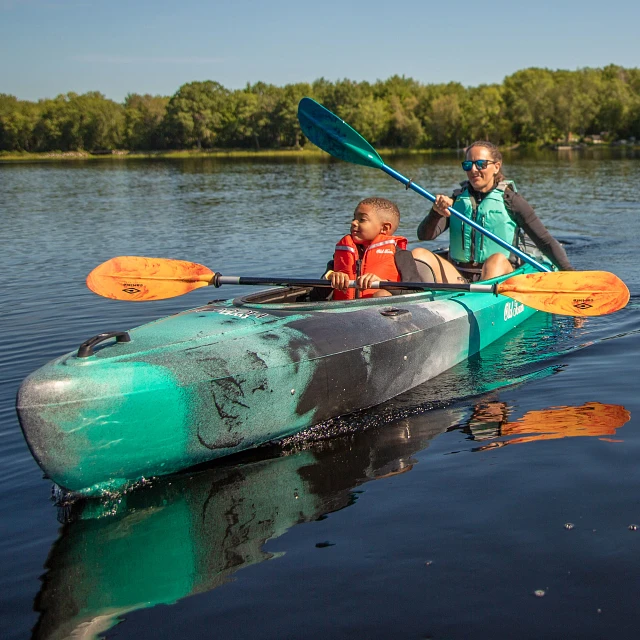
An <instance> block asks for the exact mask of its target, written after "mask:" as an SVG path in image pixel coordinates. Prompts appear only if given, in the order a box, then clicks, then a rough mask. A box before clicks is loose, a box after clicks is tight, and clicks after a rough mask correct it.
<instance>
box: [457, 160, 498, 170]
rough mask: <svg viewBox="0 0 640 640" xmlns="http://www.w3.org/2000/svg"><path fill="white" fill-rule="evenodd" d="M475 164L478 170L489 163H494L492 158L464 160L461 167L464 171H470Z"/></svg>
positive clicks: (484, 167)
mask: <svg viewBox="0 0 640 640" xmlns="http://www.w3.org/2000/svg"><path fill="white" fill-rule="evenodd" d="M474 164H475V165H476V169H477V170H478V171H482V170H483V169H486V168H487V167H488V166H489V165H490V164H495V161H494V160H464V161H463V163H462V169H463V170H464V171H471V167H473V165H474Z"/></svg>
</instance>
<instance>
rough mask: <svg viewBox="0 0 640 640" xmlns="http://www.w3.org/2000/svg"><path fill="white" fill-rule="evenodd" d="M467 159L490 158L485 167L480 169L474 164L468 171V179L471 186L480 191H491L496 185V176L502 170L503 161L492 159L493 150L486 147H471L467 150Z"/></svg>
mask: <svg viewBox="0 0 640 640" xmlns="http://www.w3.org/2000/svg"><path fill="white" fill-rule="evenodd" d="M465 160H472V161H475V160H488V161H489V164H488V165H487V167H486V168H485V169H478V167H477V166H476V165H475V164H474V165H473V166H472V167H471V170H470V171H467V179H468V180H469V182H470V183H471V186H472V187H473V188H474V189H475V190H476V191H480V193H486V192H487V191H491V189H493V187H494V186H495V177H496V174H497V173H498V171H500V167H501V163H500V162H493V160H491V152H490V151H489V149H487V148H486V147H471V149H469V150H468V151H467V155H466V157H465Z"/></svg>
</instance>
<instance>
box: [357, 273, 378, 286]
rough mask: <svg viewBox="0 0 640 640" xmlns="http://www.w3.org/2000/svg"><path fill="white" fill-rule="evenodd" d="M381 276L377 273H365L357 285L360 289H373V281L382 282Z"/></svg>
mask: <svg viewBox="0 0 640 640" xmlns="http://www.w3.org/2000/svg"><path fill="white" fill-rule="evenodd" d="M380 280H381V278H380V276H377V275H376V274H375V273H365V274H364V275H363V276H360V277H359V278H358V279H357V280H356V286H357V287H358V289H371V283H372V282H380Z"/></svg>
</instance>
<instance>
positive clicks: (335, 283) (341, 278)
mask: <svg viewBox="0 0 640 640" xmlns="http://www.w3.org/2000/svg"><path fill="white" fill-rule="evenodd" d="M329 279H330V280H331V286H332V287H333V288H334V289H338V290H339V291H346V290H347V289H348V288H349V274H347V273H344V272H343V271H333V272H332V273H331V276H330V278H329Z"/></svg>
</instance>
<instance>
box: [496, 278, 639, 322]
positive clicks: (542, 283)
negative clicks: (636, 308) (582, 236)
mask: <svg viewBox="0 0 640 640" xmlns="http://www.w3.org/2000/svg"><path fill="white" fill-rule="evenodd" d="M497 293H500V294H502V295H504V296H508V297H509V298H513V299H514V300H517V301H518V302H522V304H525V305H527V306H528V307H531V308H533V309H538V310H539V311H546V312H547V313H557V314H560V315H565V316H602V315H605V314H607V313H613V312H614V311H618V310H619V309H622V308H623V307H624V306H626V304H627V302H629V289H627V285H625V283H624V282H622V280H620V278H618V277H617V276H615V275H614V274H613V273H608V272H607V271H555V272H547V273H527V274H525V275H521V276H513V277H512V278H509V279H508V280H505V281H504V282H502V283H500V284H499V285H498V287H497Z"/></svg>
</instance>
